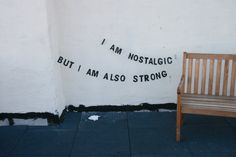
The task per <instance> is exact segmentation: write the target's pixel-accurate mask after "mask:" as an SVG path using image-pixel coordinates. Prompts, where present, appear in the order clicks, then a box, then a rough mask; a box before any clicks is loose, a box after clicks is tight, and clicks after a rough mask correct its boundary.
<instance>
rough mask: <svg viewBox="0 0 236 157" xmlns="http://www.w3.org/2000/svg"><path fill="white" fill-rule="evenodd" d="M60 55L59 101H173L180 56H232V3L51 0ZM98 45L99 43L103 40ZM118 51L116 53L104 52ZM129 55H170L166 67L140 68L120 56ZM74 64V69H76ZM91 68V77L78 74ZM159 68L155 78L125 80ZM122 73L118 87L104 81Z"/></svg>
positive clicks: (235, 35)
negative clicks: (162, 75) (159, 76)
mask: <svg viewBox="0 0 236 157" xmlns="http://www.w3.org/2000/svg"><path fill="white" fill-rule="evenodd" d="M56 3H57V5H56V8H57V11H58V14H57V15H58V17H60V18H59V21H60V31H59V32H60V35H61V36H60V52H61V55H62V56H63V57H64V58H66V59H69V60H71V61H73V62H75V63H74V64H73V66H72V68H68V67H65V66H63V65H62V64H61V65H60V66H61V71H62V78H63V82H64V94H65V97H66V104H73V105H79V104H84V105H86V106H90V105H108V104H112V105H121V104H139V103H143V102H148V103H168V102H176V87H177V83H178V82H179V77H180V73H181V58H182V52H183V51H194V52H213V53H235V52H236V45H235V41H236V21H235V19H236V10H235V5H236V2H235V1H233V0H224V1H222V0H208V1H205V0H179V1H173V0H119V1H117V0H109V1H108V0H99V1H95V0H62V1H60V2H59V1H57V2H56ZM104 38H105V39H106V42H105V43H104V45H101V42H102V40H103V39H104ZM112 44H115V45H116V46H119V47H121V48H122V49H123V50H122V54H121V55H118V54H116V53H114V52H112V51H110V50H109V48H110V47H111V45H112ZM129 53H134V54H137V55H141V56H148V57H154V58H159V57H172V58H173V64H169V65H161V66H155V65H146V64H141V63H138V62H134V61H131V60H129V59H128V54H129ZM79 65H81V70H80V72H77V68H78V67H79ZM89 68H91V69H94V70H98V71H99V76H98V77H91V76H88V75H86V72H87V70H88V69H89ZM162 70H166V71H167V74H168V76H167V77H165V78H163V79H160V80H155V81H148V82H136V83H135V82H133V81H132V77H133V76H134V75H139V74H151V73H155V72H159V71H162ZM105 73H112V74H123V75H125V76H126V81H125V82H119V81H118V82H113V81H108V80H104V79H103V76H104V74H105Z"/></svg>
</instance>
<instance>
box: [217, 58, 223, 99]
mask: <svg viewBox="0 0 236 157" xmlns="http://www.w3.org/2000/svg"><path fill="white" fill-rule="evenodd" d="M221 64H222V60H220V59H219V60H218V62H217V69H216V70H217V73H216V95H220V77H221Z"/></svg>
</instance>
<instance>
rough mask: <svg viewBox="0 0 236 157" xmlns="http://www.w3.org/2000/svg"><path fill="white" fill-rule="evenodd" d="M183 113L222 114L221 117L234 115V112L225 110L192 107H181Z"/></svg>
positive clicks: (235, 114)
mask: <svg viewBox="0 0 236 157" xmlns="http://www.w3.org/2000/svg"><path fill="white" fill-rule="evenodd" d="M182 112H183V113H191V114H198V115H199V114H200V115H211V116H223V117H236V112H225V111H214V110H206V109H193V108H189V107H183V108H182Z"/></svg>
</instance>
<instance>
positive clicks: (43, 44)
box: [0, 0, 64, 114]
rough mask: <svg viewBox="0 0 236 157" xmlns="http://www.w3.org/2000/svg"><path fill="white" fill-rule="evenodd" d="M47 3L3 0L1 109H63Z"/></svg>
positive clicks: (0, 20) (0, 19) (0, 22)
mask: <svg viewBox="0 0 236 157" xmlns="http://www.w3.org/2000/svg"><path fill="white" fill-rule="evenodd" d="M46 6H47V4H46V0H37V1H31V0H21V1H18V0H8V1H5V0H1V1H0V30H1V31H0V54H1V55H0V67H1V68H0V74H1V78H0V112H1V113H26V112H51V113H54V114H60V112H61V110H58V109H60V108H61V107H60V105H61V104H62V103H63V100H62V99H59V98H58V95H59V94H58V93H59V91H57V88H58V83H57V81H58V80H57V78H58V77H55V73H56V70H55V68H56V67H55V66H54V65H55V62H54V58H53V53H52V45H51V43H50V38H49V27H48V12H47V7H46ZM63 105H64V103H63ZM63 107H64V106H63Z"/></svg>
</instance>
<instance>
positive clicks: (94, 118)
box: [88, 115, 100, 121]
mask: <svg viewBox="0 0 236 157" xmlns="http://www.w3.org/2000/svg"><path fill="white" fill-rule="evenodd" d="M99 117H100V116H98V115H92V116H90V117H88V119H89V120H93V121H97V120H98V118H99Z"/></svg>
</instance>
